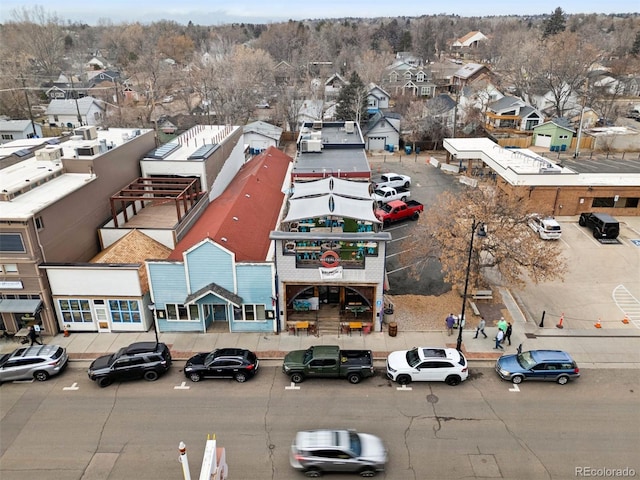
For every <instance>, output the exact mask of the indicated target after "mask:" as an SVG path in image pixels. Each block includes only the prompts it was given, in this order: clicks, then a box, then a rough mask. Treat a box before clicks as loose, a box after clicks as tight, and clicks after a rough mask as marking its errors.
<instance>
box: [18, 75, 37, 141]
mask: <svg viewBox="0 0 640 480" xmlns="http://www.w3.org/2000/svg"><path fill="white" fill-rule="evenodd" d="M21 80H22V90H23V91H24V98H25V100H26V101H27V109H28V110H29V118H30V119H31V128H32V129H33V138H36V137H37V136H38V132H36V124H35V122H34V120H33V112H32V111H31V103H29V94H28V93H27V85H26V82H25V80H24V77H21Z"/></svg>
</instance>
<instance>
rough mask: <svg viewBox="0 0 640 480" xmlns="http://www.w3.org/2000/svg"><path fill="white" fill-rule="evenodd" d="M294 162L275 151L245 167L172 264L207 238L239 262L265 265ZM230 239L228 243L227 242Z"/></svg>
mask: <svg viewBox="0 0 640 480" xmlns="http://www.w3.org/2000/svg"><path fill="white" fill-rule="evenodd" d="M291 161H292V158H291V157H289V156H288V155H286V154H285V153H283V152H281V151H280V150H278V149H277V148H275V147H269V148H268V149H267V150H265V151H264V152H262V153H261V154H260V155H258V156H256V157H254V158H253V159H251V160H250V161H249V162H247V163H245V164H244V165H243V166H242V168H240V170H239V171H238V173H237V174H236V176H235V178H234V179H233V180H232V181H231V183H230V184H229V186H228V187H227V188H226V190H225V191H224V192H223V193H222V195H220V196H219V197H218V198H216V199H215V200H214V201H213V202H211V204H210V205H209V206H208V207H207V209H206V210H205V212H204V213H203V214H202V216H201V217H200V218H199V219H198V221H197V222H196V223H195V224H194V225H193V227H191V229H190V230H189V232H188V233H187V235H185V237H184V238H182V240H180V241H179V242H178V244H177V245H176V248H175V249H174V250H173V252H172V253H171V255H170V256H169V260H178V261H181V260H182V259H183V257H182V254H183V253H184V252H185V251H186V250H188V249H189V248H191V247H193V246H194V245H196V244H198V243H200V242H201V241H202V240H204V239H206V238H210V239H212V240H214V241H215V242H216V243H218V244H220V245H221V246H223V247H225V248H227V249H229V250H231V251H232V252H234V253H235V255H236V261H239V262H251V261H258V262H262V261H265V260H266V257H267V252H268V251H269V246H270V242H271V241H270V240H269V233H270V232H271V231H272V230H274V229H275V227H276V224H277V222H278V217H279V215H280V209H281V207H282V202H283V200H284V196H285V194H284V193H283V192H282V185H283V182H284V179H285V175H286V173H287V169H288V167H289V164H290V163H291ZM223 239H226V240H223Z"/></svg>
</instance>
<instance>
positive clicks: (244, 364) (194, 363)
mask: <svg viewBox="0 0 640 480" xmlns="http://www.w3.org/2000/svg"><path fill="white" fill-rule="evenodd" d="M259 365H260V362H259V360H258V358H257V357H256V354H255V353H253V352H251V351H249V350H245V349H243V348H219V349H217V350H214V351H213V352H210V353H198V354H197V355H194V356H193V357H191V358H190V359H189V360H187V363H186V365H185V367H184V374H185V376H186V377H187V378H189V379H191V381H193V382H199V381H200V380H202V379H203V378H233V379H235V380H236V382H240V383H243V382H245V381H246V380H248V379H250V378H252V377H253V376H254V375H255V374H256V372H257V371H258V366H259Z"/></svg>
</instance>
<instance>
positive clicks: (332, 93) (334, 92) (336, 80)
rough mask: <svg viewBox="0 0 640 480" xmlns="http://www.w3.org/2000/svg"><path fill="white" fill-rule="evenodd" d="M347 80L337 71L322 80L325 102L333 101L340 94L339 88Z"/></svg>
mask: <svg viewBox="0 0 640 480" xmlns="http://www.w3.org/2000/svg"><path fill="white" fill-rule="evenodd" d="M348 83H349V81H348V80H347V79H346V78H344V77H343V76H342V75H340V74H339V73H334V74H333V75H331V76H330V77H329V78H328V79H327V81H326V82H324V100H325V101H326V102H330V101H335V100H337V99H338V97H339V96H340V90H342V87H344V86H345V85H347V84H348Z"/></svg>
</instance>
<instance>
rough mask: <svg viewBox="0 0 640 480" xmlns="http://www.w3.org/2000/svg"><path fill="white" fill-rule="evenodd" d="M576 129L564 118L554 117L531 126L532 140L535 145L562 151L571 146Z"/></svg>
mask: <svg viewBox="0 0 640 480" xmlns="http://www.w3.org/2000/svg"><path fill="white" fill-rule="evenodd" d="M575 134H576V131H575V130H574V129H573V128H572V127H571V125H570V122H569V120H567V119H566V118H554V119H552V120H549V121H548V122H544V123H541V124H539V125H536V126H535V127H533V142H532V144H533V145H535V146H536V147H545V148H548V149H549V150H550V151H558V152H564V151H566V150H567V149H568V148H570V147H571V141H572V139H573V137H574V136H575Z"/></svg>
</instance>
